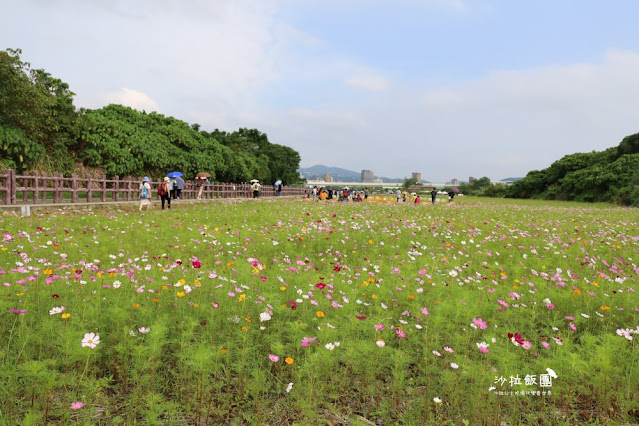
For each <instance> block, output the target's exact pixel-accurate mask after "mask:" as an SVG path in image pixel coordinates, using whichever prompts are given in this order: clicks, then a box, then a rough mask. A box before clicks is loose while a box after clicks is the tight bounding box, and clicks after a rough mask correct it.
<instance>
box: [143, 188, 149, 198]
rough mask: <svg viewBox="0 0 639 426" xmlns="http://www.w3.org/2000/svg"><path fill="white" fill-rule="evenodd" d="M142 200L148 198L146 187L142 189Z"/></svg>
mask: <svg viewBox="0 0 639 426" xmlns="http://www.w3.org/2000/svg"><path fill="white" fill-rule="evenodd" d="M142 198H149V190H148V189H146V186H143V187H142Z"/></svg>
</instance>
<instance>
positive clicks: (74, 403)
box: [71, 401, 84, 410]
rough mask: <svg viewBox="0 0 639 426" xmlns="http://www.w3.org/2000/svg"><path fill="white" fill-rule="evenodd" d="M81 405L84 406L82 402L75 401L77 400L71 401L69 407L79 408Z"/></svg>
mask: <svg viewBox="0 0 639 426" xmlns="http://www.w3.org/2000/svg"><path fill="white" fill-rule="evenodd" d="M82 407H84V402H80V401H77V402H72V403H71V409H72V410H79V409H80V408H82Z"/></svg>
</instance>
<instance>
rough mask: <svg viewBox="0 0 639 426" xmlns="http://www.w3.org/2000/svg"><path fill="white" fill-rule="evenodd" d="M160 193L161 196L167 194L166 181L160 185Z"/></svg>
mask: <svg viewBox="0 0 639 426" xmlns="http://www.w3.org/2000/svg"><path fill="white" fill-rule="evenodd" d="M158 195H159V196H160V197H161V196H163V195H166V182H162V183H161V184H160V186H158Z"/></svg>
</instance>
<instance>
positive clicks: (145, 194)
mask: <svg viewBox="0 0 639 426" xmlns="http://www.w3.org/2000/svg"><path fill="white" fill-rule="evenodd" d="M150 205H151V184H149V178H148V177H147V176H144V179H142V182H140V211H142V207H144V209H145V210H148V209H149V206H150Z"/></svg>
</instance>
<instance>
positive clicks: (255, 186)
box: [251, 179, 262, 198]
mask: <svg viewBox="0 0 639 426" xmlns="http://www.w3.org/2000/svg"><path fill="white" fill-rule="evenodd" d="M261 188H262V185H260V181H259V180H257V179H252V180H251V189H252V190H253V198H258V197H259V196H260V189H261Z"/></svg>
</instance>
